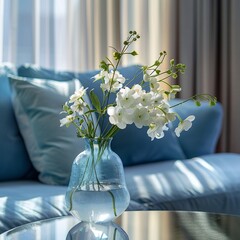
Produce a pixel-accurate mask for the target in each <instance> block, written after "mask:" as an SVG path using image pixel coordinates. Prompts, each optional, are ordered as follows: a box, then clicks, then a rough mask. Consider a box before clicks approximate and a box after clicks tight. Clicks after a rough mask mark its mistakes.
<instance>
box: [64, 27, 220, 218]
mask: <svg viewBox="0 0 240 240" xmlns="http://www.w3.org/2000/svg"><path fill="white" fill-rule="evenodd" d="M139 38H140V36H139V35H138V34H137V33H136V32H135V31H130V32H129V35H128V38H127V40H126V41H124V43H123V47H122V49H121V51H118V50H117V49H115V48H113V50H114V51H113V59H112V60H111V59H110V58H106V59H105V60H104V61H102V62H101V64H100V67H101V71H100V73H99V74H97V75H95V76H93V80H94V81H100V85H99V86H100V88H101V90H102V91H101V92H102V99H101V101H100V99H99V96H97V94H96V93H95V92H94V89H91V90H89V98H90V103H88V102H89V101H86V94H87V89H86V88H84V87H81V88H80V89H78V90H77V91H76V92H75V93H74V94H73V95H72V96H70V99H69V101H68V102H66V103H65V104H64V106H63V113H64V114H66V117H65V118H63V119H61V120H60V123H61V126H64V125H66V126H67V127H68V126H69V125H71V124H73V125H74V126H76V128H77V135H78V136H79V137H81V138H85V139H86V150H85V151H83V152H81V153H80V154H79V155H78V156H77V157H76V158H75V160H74V162H73V167H72V174H71V178H70V182H69V186H68V190H67V193H66V204H67V207H68V209H69V211H70V212H71V213H72V214H73V215H74V216H76V217H77V218H79V219H80V220H82V221H89V222H92V221H93V222H98V221H110V220H112V219H113V218H115V217H117V216H119V215H120V214H121V213H122V212H123V211H124V210H125V209H126V208H127V206H128V204H129V202H130V195H129V193H128V190H127V188H126V183H125V180H124V174H123V166H122V162H121V159H120V158H119V156H118V155H117V154H115V153H114V152H113V151H111V148H110V147H109V145H110V142H111V139H112V138H113V137H114V135H115V134H116V133H117V132H118V131H119V130H121V129H124V128H126V127H127V125H129V124H135V126H136V127H137V128H142V127H147V134H148V136H149V137H150V138H151V140H154V139H155V138H156V139H159V138H162V137H163V136H164V131H167V130H168V124H169V123H170V122H172V121H175V119H178V121H179V124H178V126H177V128H176V129H175V133H176V135H177V136H180V133H181V132H182V131H183V130H185V131H187V130H188V129H189V128H190V127H191V126H192V121H193V120H194V118H195V117H194V116H192V115H191V116H188V117H187V118H186V119H182V118H181V116H179V115H178V113H176V112H174V111H173V109H174V107H176V106H177V105H179V104H177V105H175V106H171V105H170V104H169V100H171V99H173V98H174V97H175V95H176V94H177V93H179V92H180V91H181V87H180V86H179V85H177V84H175V85H172V84H170V83H169V82H168V81H167V79H168V78H170V77H171V78H173V79H176V78H177V77H178V75H179V74H182V73H184V71H185V65H184V64H181V63H178V64H176V63H175V61H174V60H171V61H170V65H169V68H168V69H167V70H162V69H161V65H162V63H163V61H164V59H165V57H166V52H161V53H160V54H159V57H158V59H157V60H156V61H155V62H154V63H153V64H152V65H150V66H143V67H141V71H142V73H143V78H142V79H141V81H139V82H137V83H135V84H133V85H132V84H131V82H132V81H133V80H134V78H133V79H129V80H126V79H125V77H124V76H122V75H121V73H120V72H119V71H118V67H119V65H120V62H121V59H122V57H123V56H124V55H127V54H130V55H132V56H135V55H137V52H136V51H129V46H130V45H131V44H132V43H133V42H135V41H137V40H138V39H139ZM134 77H135V76H134ZM130 85H132V86H131V87H130ZM163 85H165V87H164V88H163ZM110 97H111V99H112V97H113V98H114V101H113V102H112V101H111V100H110ZM189 100H193V101H194V102H195V103H196V105H197V106H199V105H201V101H202V100H207V101H209V103H210V105H215V103H216V98H215V97H212V96H210V95H207V94H202V95H195V96H192V97H190V98H189V99H187V100H184V101H183V102H182V103H184V102H186V101H189ZM99 129H100V131H98V130H99Z"/></svg>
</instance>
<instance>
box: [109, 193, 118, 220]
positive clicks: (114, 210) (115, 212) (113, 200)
mask: <svg viewBox="0 0 240 240" xmlns="http://www.w3.org/2000/svg"><path fill="white" fill-rule="evenodd" d="M108 192H109V194H110V195H111V197H112V205H113V212H114V216H115V217H116V216H117V209H116V205H115V197H114V195H113V193H112V192H111V191H108Z"/></svg>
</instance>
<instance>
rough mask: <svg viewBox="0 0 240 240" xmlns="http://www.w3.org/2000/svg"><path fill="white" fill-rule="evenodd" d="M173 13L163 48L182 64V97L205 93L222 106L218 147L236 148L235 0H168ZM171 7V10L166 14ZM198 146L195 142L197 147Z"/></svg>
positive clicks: (239, 84)
mask: <svg viewBox="0 0 240 240" xmlns="http://www.w3.org/2000/svg"><path fill="white" fill-rule="evenodd" d="M171 4H172V6H171V8H170V14H169V16H171V15H173V14H174V15H175V16H176V17H175V18H174V19H171V18H170V19H169V20H170V21H173V22H174V27H173V28H172V29H171V31H170V32H169V34H170V38H171V39H175V40H174V42H173V44H174V46H175V47H171V48H170V49H169V50H170V52H171V53H172V55H173V57H175V58H177V59H178V60H179V61H182V62H184V63H186V64H187V67H188V70H187V72H186V74H185V76H184V77H183V78H182V79H181V81H180V83H181V85H182V87H183V92H182V97H188V96H190V95H192V94H194V93H203V92H205V93H211V94H213V95H215V96H217V98H218V100H219V101H220V102H221V103H222V104H223V109H224V122H223V131H222V135H221V139H220V142H219V147H218V150H219V151H227V152H238V153H239V152H240V143H239V137H240V128H239V127H238V123H239V122H240V108H239V107H238V104H239V103H240V94H239V91H240V81H239V80H240V79H239V74H238V68H239V65H240V61H239V57H240V47H239V41H240V28H239V23H240V14H239V13H240V1H238V0H221V1H214V0H210V1H209V0H195V1H192V0H179V1H177V0H171ZM172 11H173V12H172ZM199 147H200V146H199Z"/></svg>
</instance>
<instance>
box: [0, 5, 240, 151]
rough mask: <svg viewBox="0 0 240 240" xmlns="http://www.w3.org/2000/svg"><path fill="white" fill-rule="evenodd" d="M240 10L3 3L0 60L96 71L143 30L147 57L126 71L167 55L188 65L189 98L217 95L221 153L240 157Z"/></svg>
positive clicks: (142, 52) (141, 45) (141, 44)
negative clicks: (131, 34) (221, 116)
mask: <svg viewBox="0 0 240 240" xmlns="http://www.w3.org/2000/svg"><path fill="white" fill-rule="evenodd" d="M239 12H240V1H239V0H210V1H209V0H194V1H193V0H148V1H147V0H131V1H128V0H52V1H49V0H21V1H20V0H0V61H5V62H6V61H9V62H12V63H15V64H16V65H20V64H22V63H25V62H29V63H35V64H38V65H41V66H43V67H48V68H54V69H56V70H74V71H84V70H90V69H96V68H98V67H99V62H100V61H101V60H102V59H104V58H105V57H106V56H109V55H110V54H111V49H110V48H109V47H110V46H114V47H117V48H120V47H121V44H122V42H123V40H124V39H125V38H126V36H127V34H128V31H129V30H136V31H137V32H138V33H139V34H140V36H141V38H140V40H139V41H137V42H136V44H135V45H134V50H136V51H137V52H139V55H138V56H136V57H134V58H132V57H126V58H124V60H123V62H122V65H130V64H135V63H137V64H143V65H145V64H151V63H153V61H155V59H157V57H158V54H159V53H160V51H163V50H166V51H167V52H168V57H167V61H169V60H170V59H171V58H174V59H176V60H177V61H178V62H182V63H185V64H186V65H187V71H186V73H185V75H184V76H182V77H181V78H180V79H179V83H180V84H181V86H182V89H183V90H182V94H181V97H183V98H187V97H189V96H191V95H193V94H195V93H210V94H213V95H215V96H217V98H218V100H219V101H220V102H221V103H222V104H223V109H224V122H223V130H222V135H221V139H220V141H219V146H218V151H226V152H238V153H239V152H240V143H239V141H238V138H239V136H240V128H239V127H238V123H239V122H240V108H239V107H238V104H239V102H240V95H239V93H238V91H239V90H240V81H239V75H238V67H239V66H238V65H239V56H240V47H239V42H240V28H239V22H240V14H239ZM167 61H166V62H165V67H166V66H167V65H168V64H167Z"/></svg>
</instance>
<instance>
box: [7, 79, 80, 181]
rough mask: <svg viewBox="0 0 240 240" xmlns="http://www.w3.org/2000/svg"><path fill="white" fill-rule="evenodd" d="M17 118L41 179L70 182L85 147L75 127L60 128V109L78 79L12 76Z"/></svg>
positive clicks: (74, 87)
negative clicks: (75, 165)
mask: <svg viewBox="0 0 240 240" xmlns="http://www.w3.org/2000/svg"><path fill="white" fill-rule="evenodd" d="M9 82H10V85H11V89H12V101H13V106H14V111H15V115H16V118H17V122H18V125H19V128H20V131H21V134H22V136H23V138H24V142H25V144H26V147H27V150H28V153H29V156H30V159H31V161H32V164H33V165H34V167H35V168H36V169H37V171H38V172H39V180H40V181H42V182H43V183H46V184H53V185H67V184H68V181H69V177H70V172H71V166H72V162H73V160H74V158H75V157H76V156H77V155H78V154H79V153H80V152H81V151H82V150H83V149H84V140H83V139H80V138H77V136H76V129H75V128H74V127H73V126H71V127H69V128H66V127H62V128H60V122H59V120H60V119H61V118H63V117H64V116H61V115H60V114H59V113H60V112H61V111H62V105H63V104H64V103H65V102H66V101H67V100H68V98H69V96H70V95H71V94H73V93H74V92H75V90H76V89H78V88H79V87H80V86H81V84H80V82H79V80H77V79H74V80H71V81H62V82H59V81H55V80H49V79H47V80H45V79H30V78H22V77H17V76H9Z"/></svg>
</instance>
